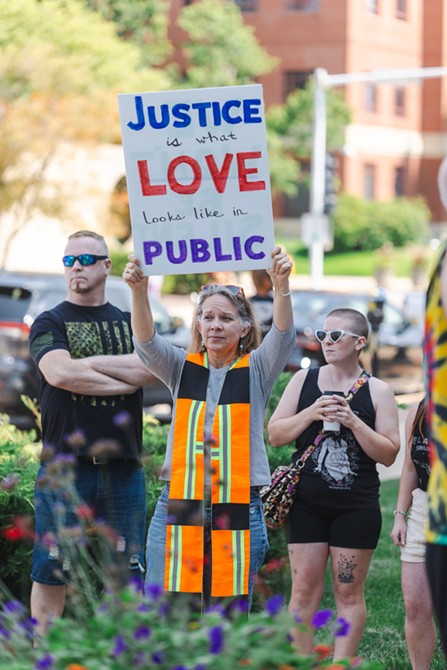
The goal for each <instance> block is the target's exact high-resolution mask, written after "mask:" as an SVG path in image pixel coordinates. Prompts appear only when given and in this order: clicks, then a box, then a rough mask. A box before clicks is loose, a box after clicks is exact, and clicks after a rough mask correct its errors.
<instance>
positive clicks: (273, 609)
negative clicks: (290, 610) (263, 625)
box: [265, 595, 284, 616]
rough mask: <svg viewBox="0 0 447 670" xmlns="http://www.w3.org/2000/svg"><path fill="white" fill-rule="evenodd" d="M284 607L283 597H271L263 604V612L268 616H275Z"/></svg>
mask: <svg viewBox="0 0 447 670" xmlns="http://www.w3.org/2000/svg"><path fill="white" fill-rule="evenodd" d="M283 605H284V597H283V596H281V595H276V596H272V597H271V598H269V599H268V600H267V602H266V603H265V611H266V612H267V614H270V616H275V614H278V612H279V611H280V610H281V608H282V606H283Z"/></svg>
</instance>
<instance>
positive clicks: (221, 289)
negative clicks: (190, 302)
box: [188, 284, 261, 355]
mask: <svg viewBox="0 0 447 670" xmlns="http://www.w3.org/2000/svg"><path fill="white" fill-rule="evenodd" d="M211 295H223V296H225V297H226V298H227V299H228V300H229V301H230V303H231V304H232V305H233V307H236V309H237V311H238V314H239V316H240V318H241V320H242V321H243V322H244V323H248V324H249V325H250V330H249V331H248V333H247V334H246V335H245V336H244V337H242V338H241V341H240V347H241V348H240V353H241V354H242V355H244V354H248V353H250V351H253V349H256V348H257V347H259V344H260V342H261V333H260V330H259V326H258V324H257V323H256V319H255V317H254V314H253V310H252V308H251V304H250V302H249V301H248V300H247V299H246V297H245V295H244V293H243V291H242V290H241V291H239V292H237V293H234V291H233V290H232V289H230V288H227V287H226V286H225V284H208V285H207V286H203V287H202V289H201V291H200V293H199V301H198V303H197V307H196V309H195V310H194V315H193V319H192V327H191V343H190V345H189V348H188V350H189V351H190V352H191V353H199V352H200V351H202V350H203V346H202V336H201V335H200V332H199V329H198V327H197V321H198V320H199V319H200V317H201V316H202V313H203V303H204V302H205V300H206V299H207V298H209V297H210V296H211Z"/></svg>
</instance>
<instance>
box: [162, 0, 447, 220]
mask: <svg viewBox="0 0 447 670" xmlns="http://www.w3.org/2000/svg"><path fill="white" fill-rule="evenodd" d="M191 1H194V0H172V2H171V12H172V14H171V18H172V22H171V25H173V24H174V20H175V16H176V14H177V13H178V12H179V11H180V9H181V7H182V5H184V4H190V3H191ZM228 1H229V2H231V1H235V2H236V4H237V5H238V6H239V7H240V9H241V11H242V13H243V17H244V20H245V21H246V23H247V24H249V25H251V26H253V27H254V29H255V34H256V37H257V38H258V40H259V41H260V42H261V44H262V45H263V46H264V48H265V49H266V50H267V51H268V52H269V53H270V54H272V55H273V56H276V57H278V59H279V65H278V66H277V67H276V69H275V70H274V71H272V72H271V73H270V74H268V75H266V76H264V77H262V78H261V79H260V81H261V83H262V84H263V86H264V98H265V102H266V105H267V106H269V105H271V104H278V103H282V102H284V100H285V99H286V97H287V95H288V94H289V93H290V92H291V91H292V90H294V89H295V88H297V87H298V88H299V87H301V86H303V85H304V83H305V81H306V80H307V78H308V77H309V76H311V75H312V73H313V71H314V70H315V69H316V68H317V67H321V68H324V69H326V70H327V71H328V72H329V73H330V74H339V73H356V72H369V71H374V70H380V69H401V68H402V69H408V68H427V67H439V66H447V46H446V43H445V42H446V37H447V0H429V1H427V0H425V1H424V0H228ZM171 39H173V41H174V42H176V40H177V39H178V33H177V31H176V29H175V28H173V30H172V31H171ZM340 90H342V91H343V93H344V96H345V99H346V102H347V103H348V104H349V106H350V107H351V110H352V123H351V124H350V126H349V127H348V128H347V132H346V138H345V145H344V147H343V150H342V151H341V152H340V154H339V156H338V158H339V164H340V178H341V189H342V190H343V191H346V192H349V193H352V194H355V195H358V196H361V197H364V198H367V199H377V200H388V199H391V198H393V197H394V196H401V195H402V196H414V195H422V196H423V197H424V198H425V199H426V201H427V204H428V205H429V207H430V210H431V212H432V221H433V222H440V221H445V220H446V219H447V215H446V212H445V210H444V208H443V206H442V204H441V202H440V199H439V194H438V186H437V173H438V169H439V165H440V163H441V160H442V159H443V158H444V156H445V155H446V154H447V133H446V112H447V78H443V79H429V80H425V81H419V82H416V81H412V82H411V81H401V82H393V83H365V82H360V83H351V84H349V85H346V86H344V87H343V88H342V89H340ZM298 200H299V199H297V201H296V202H293V201H287V199H283V201H282V202H281V203H279V204H277V206H276V207H275V209H276V210H277V211H276V213H277V214H278V215H282V216H284V215H289V216H293V215H294V214H299V213H300V212H299V206H300V203H299V202H298ZM301 205H302V201H301ZM294 210H295V211H294Z"/></svg>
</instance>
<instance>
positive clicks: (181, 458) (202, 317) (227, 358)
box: [123, 247, 295, 605]
mask: <svg viewBox="0 0 447 670" xmlns="http://www.w3.org/2000/svg"><path fill="white" fill-rule="evenodd" d="M271 256H272V267H271V269H270V270H269V273H270V275H271V277H272V281H273V286H274V289H275V297H274V317H273V326H272V328H271V330H270V332H269V333H268V335H267V336H266V337H265V339H264V340H263V342H262V344H259V342H260V335H259V329H258V326H257V324H256V323H255V320H254V317H253V312H252V309H251V306H250V303H249V301H248V300H247V299H246V298H245V295H244V291H243V290H242V289H241V288H239V287H237V286H228V285H224V284H210V285H207V286H203V287H202V290H201V291H200V294H199V301H198V305H197V308H196V310H195V313H194V317H193V325H192V341H191V346H190V351H189V353H187V352H186V351H184V350H182V349H179V348H178V347H175V346H173V345H171V344H170V343H169V342H166V340H165V339H163V338H162V337H160V336H159V335H158V334H157V333H156V330H155V327H154V321H153V317H152V311H151V307H150V299H149V293H148V278H147V277H145V276H144V275H143V272H142V270H141V267H140V263H139V261H137V260H136V259H135V258H133V257H132V256H131V257H130V261H129V263H127V265H126V268H125V270H124V272H123V277H124V280H125V282H126V283H127V284H128V285H129V286H130V287H131V289H132V328H133V332H134V339H135V347H136V351H137V353H138V355H139V356H140V358H141V360H142V361H143V363H144V364H145V365H146V366H147V367H148V368H149V370H150V371H151V372H153V373H154V374H155V375H157V377H159V378H160V379H161V380H162V381H163V382H164V383H165V384H166V385H167V386H168V388H169V389H170V391H171V393H172V396H173V399H174V407H173V419H172V422H171V427H170V430H169V435H168V444H167V453H166V458H165V462H164V465H163V467H162V470H161V479H162V480H164V481H165V482H166V485H165V487H164V489H163V491H162V493H161V496H160V498H159V501H158V503H157V507H156V510H155V513H154V517H153V518H152V521H151V524H150V528H149V534H148V541H147V574H146V583H147V584H160V585H162V586H164V588H165V590H167V591H176V592H186V593H191V594H194V593H196V594H202V595H203V599H204V603H205V605H209V603H210V601H211V598H213V597H227V596H228V597H231V596H233V597H234V596H244V595H246V596H248V602H249V604H250V603H251V597H252V593H253V586H254V580H255V577H256V573H257V571H258V570H259V568H260V566H261V565H262V562H263V560H264V557H265V554H266V552H267V549H268V539H267V532H266V527H265V522H264V516H263V512H262V504H261V499H260V495H259V489H260V487H262V486H263V485H265V484H268V483H269V482H270V469H269V464H268V459H267V454H266V449H265V444H264V437H263V427H264V413H265V408H266V404H267V401H268V398H269V395H270V392H271V390H272V387H273V384H274V382H275V380H276V378H277V377H278V376H279V374H280V373H281V371H282V370H283V369H284V366H285V364H286V362H287V360H288V358H289V356H290V353H291V352H292V349H293V347H294V343H295V330H294V327H293V319H292V306H291V301H290V289H289V276H290V271H291V268H292V263H291V261H290V260H289V258H288V257H287V255H286V254H284V253H282V252H281V250H280V248H279V247H275V248H274V249H273V251H272V254H271Z"/></svg>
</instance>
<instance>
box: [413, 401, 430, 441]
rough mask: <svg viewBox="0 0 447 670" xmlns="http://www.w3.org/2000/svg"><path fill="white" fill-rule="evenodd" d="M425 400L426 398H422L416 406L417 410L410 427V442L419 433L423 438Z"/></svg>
mask: <svg viewBox="0 0 447 670" xmlns="http://www.w3.org/2000/svg"><path fill="white" fill-rule="evenodd" d="M425 400H426V398H425V396H424V397H423V398H422V400H421V402H420V403H419V405H418V408H417V410H416V414H415V415H414V419H413V425H412V426H411V436H410V440H411V438H412V437H413V435H414V434H415V433H416V432H419V433H420V434H421V436H422V437H423V438H425V431H424V428H425V425H424V423H425V412H426V409H427V405H426V402H425Z"/></svg>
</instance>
